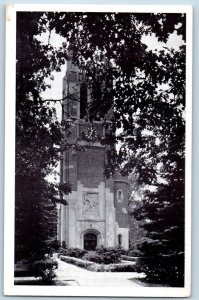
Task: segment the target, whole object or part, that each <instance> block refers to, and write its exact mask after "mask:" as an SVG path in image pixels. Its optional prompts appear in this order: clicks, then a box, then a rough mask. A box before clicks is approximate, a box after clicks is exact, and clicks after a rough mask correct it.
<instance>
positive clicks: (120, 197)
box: [117, 190, 123, 202]
mask: <svg viewBox="0 0 199 300" xmlns="http://www.w3.org/2000/svg"><path fill="white" fill-rule="evenodd" d="M122 199H123V193H122V191H121V190H118V191H117V201H119V202H122Z"/></svg>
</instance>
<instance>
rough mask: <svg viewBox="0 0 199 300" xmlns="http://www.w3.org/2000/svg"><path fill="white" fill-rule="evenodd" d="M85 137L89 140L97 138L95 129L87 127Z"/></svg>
mask: <svg viewBox="0 0 199 300" xmlns="http://www.w3.org/2000/svg"><path fill="white" fill-rule="evenodd" d="M85 138H86V139H87V140H89V141H95V140H96V139H97V131H96V130H95V129H94V128H92V127H90V128H87V130H86V131H85Z"/></svg>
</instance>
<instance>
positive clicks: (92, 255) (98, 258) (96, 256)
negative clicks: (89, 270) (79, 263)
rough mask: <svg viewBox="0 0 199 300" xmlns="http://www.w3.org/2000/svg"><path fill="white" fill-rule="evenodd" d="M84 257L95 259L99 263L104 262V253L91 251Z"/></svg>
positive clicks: (90, 259)
mask: <svg viewBox="0 0 199 300" xmlns="http://www.w3.org/2000/svg"><path fill="white" fill-rule="evenodd" d="M82 258H83V259H85V260H89V261H93V262H95V263H98V264H100V263H102V260H103V257H102V255H100V254H98V253H97V252H95V251H89V252H88V253H86V254H84V256H83V257H82Z"/></svg>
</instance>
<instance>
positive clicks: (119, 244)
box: [118, 234, 122, 246]
mask: <svg viewBox="0 0 199 300" xmlns="http://www.w3.org/2000/svg"><path fill="white" fill-rule="evenodd" d="M121 245H122V235H121V234H118V246H121Z"/></svg>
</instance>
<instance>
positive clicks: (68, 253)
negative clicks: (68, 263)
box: [61, 248, 87, 258]
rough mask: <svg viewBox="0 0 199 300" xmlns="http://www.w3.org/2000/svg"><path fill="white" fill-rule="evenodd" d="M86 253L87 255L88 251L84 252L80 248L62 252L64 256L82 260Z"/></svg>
mask: <svg viewBox="0 0 199 300" xmlns="http://www.w3.org/2000/svg"><path fill="white" fill-rule="evenodd" d="M86 253H87V251H86V250H82V249H79V248H68V249H62V250H61V254H62V255H65V256H71V257H76V258H82V257H83V256H84V254H86Z"/></svg>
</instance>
